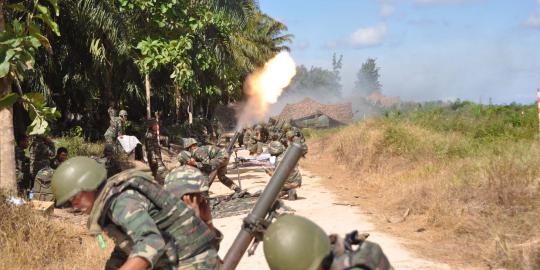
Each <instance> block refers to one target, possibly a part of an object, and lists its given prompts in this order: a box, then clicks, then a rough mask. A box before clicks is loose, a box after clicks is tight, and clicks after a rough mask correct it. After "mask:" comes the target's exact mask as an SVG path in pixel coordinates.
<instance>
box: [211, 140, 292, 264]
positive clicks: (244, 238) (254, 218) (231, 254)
mask: <svg viewBox="0 0 540 270" xmlns="http://www.w3.org/2000/svg"><path fill="white" fill-rule="evenodd" d="M301 156H302V146H300V145H299V144H297V143H293V144H291V146H290V147H289V149H288V150H287V152H286V153H285V156H284V158H283V161H282V162H281V163H280V164H279V166H278V167H277V168H276V171H275V172H274V174H273V175H272V178H270V182H268V184H267V185H266V188H265V189H264V191H263V192H262V194H261V196H260V197H259V199H258V200H257V202H256V203H255V206H254V207H253V210H251V212H250V213H249V214H248V215H247V216H246V217H245V218H244V221H243V224H242V228H241V229H240V232H239V233H238V235H237V236H236V238H235V239H234V242H233V244H232V246H231V247H230V248H229V250H228V251H227V254H226V255H225V259H224V260H223V265H222V268H221V269H222V270H234V269H236V266H238V263H239V262H240V259H242V256H243V255H244V253H245V252H246V250H247V249H248V246H249V244H250V243H251V242H252V240H253V238H255V241H254V243H253V245H252V247H251V249H250V251H249V254H252V253H253V252H254V251H255V248H256V247H257V244H258V242H259V241H260V240H261V239H262V235H263V234H264V231H265V230H266V228H268V226H269V225H270V224H271V223H272V219H273V218H274V216H275V215H276V212H275V211H276V210H277V209H278V208H279V207H280V201H279V200H276V199H277V198H278V195H279V192H280V191H281V188H282V187H283V185H284V183H285V180H286V179H287V177H288V176H289V174H290V173H291V171H292V170H293V168H294V166H296V163H297V162H298V160H299V159H300V157H301Z"/></svg>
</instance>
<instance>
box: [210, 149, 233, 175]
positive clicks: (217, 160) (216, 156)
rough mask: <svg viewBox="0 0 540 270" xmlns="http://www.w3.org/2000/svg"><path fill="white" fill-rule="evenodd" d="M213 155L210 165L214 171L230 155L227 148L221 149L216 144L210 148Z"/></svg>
mask: <svg viewBox="0 0 540 270" xmlns="http://www.w3.org/2000/svg"><path fill="white" fill-rule="evenodd" d="M210 149H211V150H210V151H211V152H212V153H211V155H209V160H208V165H210V167H211V169H212V171H213V170H217V169H218V168H219V166H220V165H221V164H223V162H224V161H225V159H226V158H228V157H229V155H228V154H227V152H226V151H225V149H219V148H217V147H215V146H212V148H210Z"/></svg>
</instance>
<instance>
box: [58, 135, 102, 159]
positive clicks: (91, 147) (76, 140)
mask: <svg viewBox="0 0 540 270" xmlns="http://www.w3.org/2000/svg"><path fill="white" fill-rule="evenodd" d="M55 145H56V148H57V149H58V148H59V147H65V148H67V149H68V152H69V155H70V156H71V157H74V156H101V155H102V154H103V148H104V147H105V144H104V143H90V142H86V141H85V140H84V139H83V138H82V137H60V138H57V139H55Z"/></svg>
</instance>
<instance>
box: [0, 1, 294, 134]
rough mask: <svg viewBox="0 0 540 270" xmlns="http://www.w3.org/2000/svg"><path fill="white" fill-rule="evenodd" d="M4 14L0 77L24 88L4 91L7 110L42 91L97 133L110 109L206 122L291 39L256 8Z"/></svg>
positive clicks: (123, 4) (100, 5)
mask: <svg viewBox="0 0 540 270" xmlns="http://www.w3.org/2000/svg"><path fill="white" fill-rule="evenodd" d="M36 7H37V8H36ZM0 12H2V13H3V14H4V15H5V18H6V21H8V22H10V23H9V24H7V26H6V31H4V32H2V35H3V36H2V37H1V38H2V41H3V42H7V43H3V44H4V45H2V46H0V56H2V58H0V60H2V61H3V62H2V63H1V65H0V78H2V77H5V76H9V78H11V79H18V80H10V82H11V83H13V85H17V86H19V85H20V88H19V91H18V93H16V94H10V95H9V96H8V95H5V94H6V93H3V92H2V93H1V94H0V105H2V107H5V106H9V105H11V104H13V102H14V101H15V100H17V97H15V95H17V96H22V95H25V94H27V93H40V94H42V95H43V96H44V97H45V99H43V100H44V103H45V104H48V105H49V106H51V107H53V106H57V107H58V109H59V110H60V111H61V112H62V113H63V115H62V120H63V119H65V118H67V116H68V114H69V113H72V114H80V115H83V116H84V117H85V119H84V120H85V122H90V123H91V125H94V126H95V125H100V126H99V127H95V128H96V129H99V130H101V129H103V130H104V129H105V128H106V126H103V123H106V121H107V117H108V116H107V114H106V110H107V108H108V107H109V106H113V105H114V106H117V107H120V108H122V109H127V110H128V112H129V115H130V118H131V119H140V118H143V117H145V116H146V103H147V102H151V107H152V112H153V111H161V112H162V116H163V118H168V119H171V120H174V121H176V122H183V120H185V119H186V116H187V114H188V112H189V113H197V114H199V113H201V114H202V115H205V116H206V117H209V116H211V114H212V111H211V110H210V109H211V108H213V107H214V106H215V105H216V104H219V103H228V102H231V101H234V100H238V99H240V98H241V97H242V83H243V81H244V78H245V77H246V76H247V74H249V73H250V72H251V71H253V70H254V69H255V68H257V67H259V66H261V65H262V64H264V63H265V62H266V61H267V60H268V59H270V58H271V57H273V56H274V55H275V54H276V53H277V52H279V51H281V50H286V49H288V47H287V45H286V43H287V42H290V40H291V38H292V36H291V35H288V34H284V33H283V32H284V31H286V30H287V27H286V26H285V25H284V24H282V23H280V22H278V21H276V20H274V19H273V18H271V17H269V16H268V15H266V14H264V13H262V12H261V11H260V10H259V8H258V6H257V4H256V1H252V0H243V1H230V0H225V1H222V0H209V1H176V0H159V1H158V0H152V1H128V0H115V1H97V0H66V1H53V0H48V1H44V0H42V1H20V2H18V3H17V4H12V5H11V4H10V5H5V6H4V9H3V10H0ZM7 38H9V39H7ZM6 39H7V41H6ZM5 44H7V45H9V46H11V47H6V46H7V45H5ZM40 48H44V50H43V51H39V49H40ZM13 52H17V53H16V54H13ZM45 52H48V53H45ZM10 67H11V68H10ZM11 83H9V84H10V86H11ZM147 83H148V84H149V86H150V87H151V89H147V88H145V85H146V84H147ZM12 89H17V87H12ZM147 94H150V95H151V97H150V98H151V101H149V100H147ZM4 105H5V106H4ZM120 108H118V109H120ZM53 113H54V112H53ZM22 119H24V117H22ZM48 119H50V117H49V118H48ZM45 120H46V119H45ZM43 122H45V123H46V121H41V122H40V123H36V125H38V124H42V123H43ZM65 122H66V121H62V123H65ZM21 124H24V123H21ZM42 125H44V124H42ZM60 128H63V126H60ZM68 128H70V126H69V127H68ZM83 128H84V129H85V130H86V129H87V127H83ZM16 130H17V132H20V131H21V130H22V129H16ZM40 130H41V129H40ZM101 131H102V130H101Z"/></svg>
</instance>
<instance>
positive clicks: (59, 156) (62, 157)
mask: <svg viewBox="0 0 540 270" xmlns="http://www.w3.org/2000/svg"><path fill="white" fill-rule="evenodd" d="M67 159H68V150H67V148H65V147H60V148H58V150H56V156H55V157H54V158H53V159H52V160H51V163H50V164H51V168H53V169H56V168H58V166H59V165H60V163H62V162H64V161H66V160H67Z"/></svg>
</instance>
